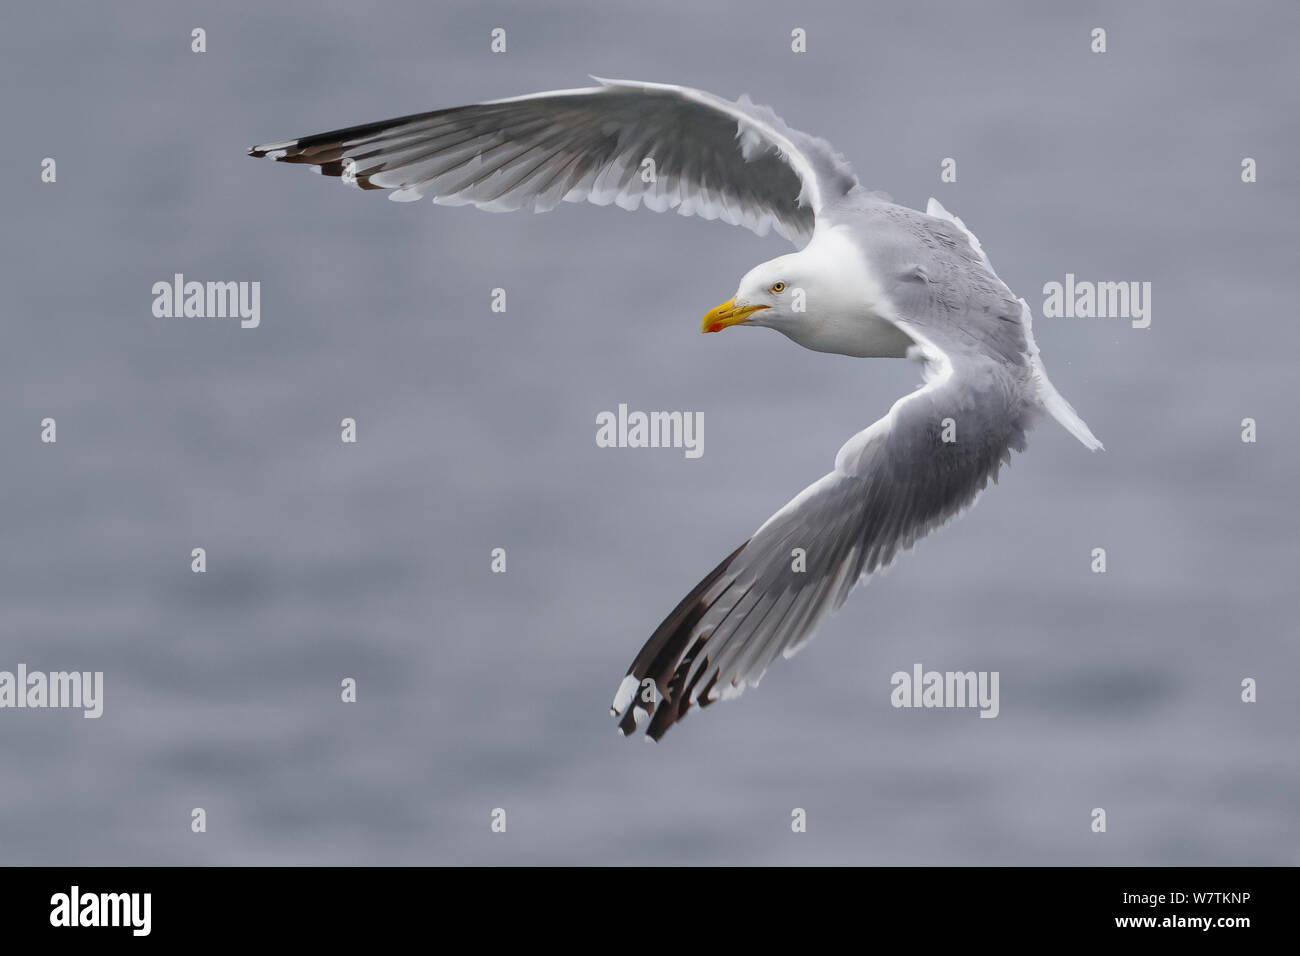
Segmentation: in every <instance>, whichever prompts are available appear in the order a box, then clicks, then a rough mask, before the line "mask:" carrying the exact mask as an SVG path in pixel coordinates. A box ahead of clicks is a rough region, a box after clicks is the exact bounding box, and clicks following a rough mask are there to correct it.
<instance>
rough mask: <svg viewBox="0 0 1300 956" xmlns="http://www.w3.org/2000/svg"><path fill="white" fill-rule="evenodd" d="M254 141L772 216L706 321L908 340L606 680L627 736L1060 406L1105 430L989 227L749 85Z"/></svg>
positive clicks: (520, 201)
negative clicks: (1072, 385)
mask: <svg viewBox="0 0 1300 956" xmlns="http://www.w3.org/2000/svg"><path fill="white" fill-rule="evenodd" d="M592 79H593V80H594V81H595V82H596V83H598V84H599V85H598V86H594V87H587V88H582V89H572V90H554V91H550V92H545V93H533V94H530V95H526V96H517V97H512V98H509V99H501V100H491V101H489V102H485V103H479V104H476V105H472V106H461V107H456V108H453V109H443V110H436V111H434V112H431V113H419V114H415V115H411V116H404V117H399V118H397V119H391V120H384V121H382V122H378V123H368V124H365V125H362V126H353V127H349V128H347V129H340V130H335V131H333V132H329V133H320V134H317V135H315V136H305V137H303V138H301V139H294V140H287V141H285V142H280V143H269V144H265V145H262V146H254V147H253V148H252V149H250V150H249V154H250V155H252V156H265V157H269V158H271V159H275V160H278V161H279V162H282V163H304V164H307V165H309V166H313V167H315V168H316V170H317V171H319V172H320V173H323V174H325V175H328V176H337V177H339V178H341V179H343V180H345V181H347V182H349V183H351V184H353V185H355V186H357V187H359V188H361V189H388V190H392V192H390V193H389V197H388V198H389V199H394V200H397V201H402V202H407V201H412V200H418V199H421V198H422V197H426V196H427V197H429V198H431V199H432V201H433V202H435V203H443V204H447V205H463V204H471V205H474V206H477V207H478V208H480V209H486V210H489V211H492V212H505V211H510V210H517V209H521V208H526V207H527V208H532V209H533V210H534V211H536V212H544V211H546V210H549V209H552V208H554V207H555V206H556V205H558V204H559V202H560V201H561V200H564V201H566V202H582V201H587V202H591V203H595V204H596V205H599V206H605V205H609V204H610V203H614V204H617V205H619V206H621V207H623V208H624V209H628V210H634V209H636V208H637V207H638V206H641V205H645V206H647V207H648V208H650V209H653V210H654V211H656V212H663V211H665V210H669V209H675V210H676V211H677V212H678V213H679V214H681V215H683V216H688V215H694V216H700V217H703V218H704V219H720V220H722V221H723V222H726V223H731V224H733V225H737V226H744V227H745V228H747V229H750V230H752V231H753V232H755V233H757V234H758V235H760V236H761V235H765V234H767V233H768V232H769V231H775V232H776V233H777V234H779V235H780V236H782V237H784V238H785V239H787V240H789V241H790V242H791V243H793V244H794V246H795V247H796V250H797V251H795V252H793V253H790V254H787V255H782V256H778V257H777V258H775V259H771V260H769V261H767V262H764V263H761V264H759V265H757V266H755V267H754V268H753V269H751V270H749V272H747V273H746V274H745V275H744V276H743V277H742V278H741V280H740V284H739V286H738V287H737V289H736V293H735V295H733V296H732V297H731V298H729V299H728V300H727V301H726V302H723V303H722V304H721V305H719V306H717V307H716V308H714V309H711V310H710V311H709V312H708V313H707V314H706V315H705V316H704V319H703V321H702V323H701V331H702V332H719V331H721V330H723V329H727V328H731V327H732V326H748V327H757V328H768V329H775V330H776V331H778V332H780V333H781V334H783V335H785V336H786V337H787V338H789V339H791V340H792V341H794V342H795V343H796V344H798V345H801V346H803V347H804V348H807V349H812V350H814V351H818V352H832V353H838V354H841V355H850V356H855V357H860V358H908V359H912V360H914V361H915V362H917V363H918V364H919V365H920V366H921V377H922V381H923V384H922V385H921V386H919V387H918V388H917V389H916V390H915V391H913V392H911V393H910V394H908V395H906V396H904V397H903V398H901V399H899V400H898V401H897V402H895V403H894V404H893V406H892V407H891V408H890V409H889V412H888V413H887V414H886V415H885V416H884V417H883V418H881V419H880V420H879V421H877V422H875V423H874V424H873V425H871V426H869V427H868V428H866V429H865V430H863V431H861V432H858V433H857V434H856V435H854V436H853V437H852V438H850V439H849V440H848V441H847V442H845V443H844V445H843V447H841V448H840V450H839V453H838V454H837V455H836V456H835V466H834V468H833V469H832V470H831V471H830V472H829V473H828V474H826V475H824V476H823V477H822V478H820V479H818V480H817V481H815V482H813V483H812V484H811V485H809V486H808V487H807V488H805V489H804V490H803V491H801V492H799V494H797V495H796V496H795V497H794V498H793V499H791V500H790V502H789V503H788V504H786V505H785V507H783V508H781V509H780V510H779V511H777V512H776V513H775V514H774V515H772V516H771V517H770V518H768V519H767V521H765V522H764V523H763V525H762V526H761V527H760V528H759V529H758V530H757V531H755V532H754V533H753V535H751V536H750V537H749V539H748V540H746V541H745V543H744V544H742V545H741V546H740V547H738V548H737V549H736V550H735V551H733V552H732V553H731V554H729V555H727V557H725V558H724V559H723V560H722V561H721V563H719V564H718V566H717V567H715V568H714V569H713V570H712V571H711V572H709V574H708V575H706V576H705V577H704V579H703V580H702V581H700V583H699V584H697V585H696V586H695V588H694V589H693V590H692V591H691V592H690V593H689V594H687V595H686V597H684V598H683V599H682V600H681V602H680V603H679V604H678V605H677V606H676V608H674V609H673V611H672V613H671V614H669V615H668V617H667V618H665V619H664V621H663V623H662V624H660V625H659V627H658V629H657V630H656V631H655V632H654V633H653V634H652V635H651V636H650V639H649V640H648V641H646V642H645V645H644V646H643V647H642V648H641V650H640V652H639V653H638V654H637V655H636V658H635V659H634V660H633V661H632V666H631V667H630V668H628V671H627V676H626V677H625V678H624V679H623V681H622V683H621V684H620V685H619V688H618V691H617V693H616V694H615V697H614V701H613V705H612V707H611V714H612V715H613V716H614V717H616V718H620V720H619V723H618V728H619V731H620V733H623V734H628V735H631V734H634V733H636V732H637V731H638V729H644V731H645V734H646V736H647V738H648V739H651V740H658V739H659V738H661V737H662V736H663V734H664V733H665V732H666V731H667V730H668V728H669V727H671V726H672V725H673V724H674V723H676V722H677V721H679V720H681V719H682V717H683V716H685V715H686V713H687V712H688V711H689V710H690V709H691V707H692V706H694V705H697V704H698V705H699V706H700V707H705V706H707V705H708V704H711V703H714V702H715V701H718V700H727V699H730V698H733V697H737V696H739V695H740V694H741V693H742V691H743V690H744V689H745V688H746V687H747V686H752V687H757V686H758V683H759V680H760V679H761V678H762V676H763V674H764V673H765V672H766V671H767V668H768V666H769V665H770V664H771V663H772V662H773V661H774V660H775V659H776V657H777V655H778V654H779V655H781V656H782V657H790V656H791V655H793V654H794V653H795V652H796V651H798V650H799V649H800V648H801V647H803V645H804V644H805V643H807V641H808V640H809V638H810V637H811V636H812V633H813V629H814V626H815V625H816V624H817V622H818V621H819V619H821V618H822V617H823V616H825V615H826V614H828V613H830V612H831V611H834V610H836V609H837V608H838V607H839V606H840V605H841V604H843V602H844V600H845V599H846V598H847V597H848V595H849V592H851V591H852V590H853V589H854V587H856V586H857V584H858V583H859V582H860V581H865V580H866V579H868V578H869V577H870V576H871V575H872V574H873V573H874V572H876V571H877V570H880V569H883V568H884V567H886V566H887V565H889V564H890V562H891V561H893V559H894V557H895V556H896V555H897V554H898V553H899V552H900V551H905V550H908V549H910V548H911V547H912V545H913V544H915V543H916V542H917V541H918V540H919V539H920V538H922V537H924V536H925V535H926V534H928V533H929V532H931V531H933V530H934V529H936V528H938V527H939V526H940V525H943V524H945V523H947V522H948V521H950V520H951V519H952V518H954V517H955V516H956V515H958V514H959V513H961V512H962V511H964V510H965V509H966V508H968V507H969V506H970V505H971V504H973V503H974V501H975V499H976V498H977V497H978V496H979V495H980V493H981V492H982V491H983V490H984V488H985V487H986V486H987V485H988V483H989V481H990V479H991V480H993V481H995V482H996V480H997V476H998V472H999V471H1000V469H1001V467H1002V466H1003V465H1004V464H1008V463H1009V461H1010V456H1011V452H1012V451H1023V450H1024V448H1025V435H1026V432H1027V431H1028V430H1029V429H1030V428H1031V427H1032V426H1033V424H1034V423H1035V422H1036V420H1037V419H1038V418H1039V417H1040V416H1041V415H1042V414H1043V413H1047V414H1049V415H1051V416H1052V417H1053V418H1055V419H1056V420H1057V421H1058V422H1059V423H1060V424H1061V425H1063V426H1064V427H1065V428H1066V429H1067V430H1068V431H1069V432H1070V434H1072V435H1073V436H1074V437H1075V438H1077V439H1078V440H1079V441H1080V442H1082V443H1083V444H1084V445H1085V446H1086V447H1087V448H1088V449H1090V450H1096V449H1099V448H1101V447H1102V445H1101V442H1099V441H1098V440H1097V439H1096V437H1094V436H1093V434H1092V431H1091V430H1089V428H1088V426H1087V425H1086V424H1085V423H1084V422H1083V420H1082V419H1081V418H1080V417H1079V416H1078V414H1076V413H1075V411H1074V409H1073V408H1072V407H1071V406H1070V405H1069V403H1068V402H1066V400H1065V399H1064V398H1062V397H1061V395H1060V393H1059V392H1057V390H1056V389H1055V388H1054V387H1053V386H1052V383H1051V382H1050V381H1049V380H1048V378H1047V372H1046V370H1045V369H1044V367H1043V362H1042V359H1041V358H1040V356H1039V352H1038V346H1037V345H1036V344H1035V342H1034V336H1033V332H1032V328H1031V325H1032V316H1031V314H1030V310H1029V306H1028V305H1027V304H1026V303H1025V300H1024V299H1018V298H1017V297H1016V296H1015V295H1014V294H1013V293H1012V292H1011V290H1010V289H1008V288H1007V286H1006V285H1005V284H1004V283H1003V282H1002V280H1001V279H999V278H998V276H997V273H995V272H994V271H993V266H992V264H991V263H990V262H989V259H988V256H987V255H985V253H984V250H983V249H982V248H981V246H980V243H979V240H978V239H976V238H975V236H974V234H973V233H971V231H970V230H969V229H967V228H966V226H965V225H964V224H963V223H962V221H961V220H960V219H958V218H957V217H956V216H954V215H952V214H950V213H949V212H948V211H947V210H946V209H944V207H943V206H942V205H940V204H939V203H938V202H937V201H936V200H934V199H931V200H930V201H929V203H928V204H927V206H926V209H925V212H920V211H918V210H915V209H910V208H907V207H904V206H900V205H896V204H894V203H892V202H890V201H889V200H888V199H887V198H886V197H884V196H883V195H882V194H880V193H877V192H874V191H869V190H868V189H866V188H865V187H864V186H863V185H862V184H861V183H860V182H859V181H858V178H857V176H856V175H855V174H854V172H853V170H852V168H851V167H850V166H849V164H848V163H847V162H846V161H845V160H844V158H843V157H842V156H841V155H840V154H839V153H837V152H836V151H835V150H834V149H833V148H832V147H831V145H830V144H829V143H828V142H826V141H825V140H822V139H818V138H816V137H813V136H810V135H808V134H806V133H802V132H800V131H798V130H795V129H792V128H791V127H789V126H787V125H786V124H785V123H784V122H783V121H782V120H781V119H780V118H779V117H778V116H777V115H776V113H774V112H773V111H772V110H771V109H770V108H768V107H765V106H759V105H757V104H755V103H753V102H752V101H751V100H750V99H749V98H748V97H747V96H742V97H741V98H740V99H739V100H737V101H735V102H732V101H730V100H726V99H723V98H721V97H718V96H714V95H713V94H711V93H706V92H703V91H701V90H695V89H690V88H688V87H684V86H674V85H668V84H662V83H643V82H636V81H630V80H607V79H601V78H599V77H592Z"/></svg>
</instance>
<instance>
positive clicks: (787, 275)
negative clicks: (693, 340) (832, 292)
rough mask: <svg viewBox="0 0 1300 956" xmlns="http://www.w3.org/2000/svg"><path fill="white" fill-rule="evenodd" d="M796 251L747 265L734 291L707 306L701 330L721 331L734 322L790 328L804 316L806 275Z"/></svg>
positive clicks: (737, 323) (806, 301) (806, 297)
mask: <svg viewBox="0 0 1300 956" xmlns="http://www.w3.org/2000/svg"><path fill="white" fill-rule="evenodd" d="M804 266H805V263H804V262H803V261H802V260H801V257H800V255H799V253H792V254H791V255H788V256H780V257H779V258H776V259H771V260H769V261H768V262H764V263H762V264H760V265H757V266H755V267H754V268H752V269H750V270H749V272H747V273H745V277H744V278H743V279H741V280H740V287H739V288H737V289H736V294H735V295H734V296H733V297H732V298H730V299H728V300H727V301H726V302H724V303H722V305H720V306H718V307H717V308H715V309H710V310H709V313H708V314H707V315H706V316H705V317H704V319H703V320H702V321H701V322H700V331H701V332H721V331H722V330H723V329H725V328H728V327H730V326H733V325H757V326H760V327H764V328H770V329H778V330H780V331H783V332H787V333H788V331H789V327H790V326H791V325H792V324H794V323H797V322H801V321H803V320H804V318H805V317H806V310H807V303H808V289H807V285H808V279H809V278H810V277H809V276H808V275H807V274H806V270H805V268H804Z"/></svg>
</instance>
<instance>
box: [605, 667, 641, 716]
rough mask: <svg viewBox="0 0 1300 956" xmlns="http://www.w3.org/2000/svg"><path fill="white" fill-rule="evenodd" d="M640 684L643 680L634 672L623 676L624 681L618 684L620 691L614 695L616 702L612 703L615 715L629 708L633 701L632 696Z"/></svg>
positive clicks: (611, 707) (611, 706)
mask: <svg viewBox="0 0 1300 956" xmlns="http://www.w3.org/2000/svg"><path fill="white" fill-rule="evenodd" d="M640 686H641V682H640V681H639V680H637V679H636V677H635V676H634V675H632V674H628V675H627V676H626V677H624V678H623V683H621V684H619V685H618V693H617V694H615V695H614V703H613V704H611V705H610V710H611V711H613V714H614V716H615V717H617V716H619V715H620V714H622V713H623V711H625V710H627V705H628V704H630V703H632V697H633V695H635V694H636V689H637V688H638V687H640Z"/></svg>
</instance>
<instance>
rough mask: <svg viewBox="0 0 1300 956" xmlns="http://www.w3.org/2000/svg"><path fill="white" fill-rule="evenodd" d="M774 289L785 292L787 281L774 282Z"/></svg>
mask: <svg viewBox="0 0 1300 956" xmlns="http://www.w3.org/2000/svg"><path fill="white" fill-rule="evenodd" d="M772 291H773V292H784V291H785V283H784V282H777V283H776V284H774V285H773V286H772Z"/></svg>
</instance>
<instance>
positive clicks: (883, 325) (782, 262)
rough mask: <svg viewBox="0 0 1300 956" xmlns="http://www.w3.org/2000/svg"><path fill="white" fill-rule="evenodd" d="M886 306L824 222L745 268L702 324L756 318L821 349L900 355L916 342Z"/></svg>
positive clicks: (716, 326)
mask: <svg viewBox="0 0 1300 956" xmlns="http://www.w3.org/2000/svg"><path fill="white" fill-rule="evenodd" d="M889 314H892V309H891V308H890V307H889V305H888V302H887V299H886V297H885V296H884V294H883V291H882V289H881V286H880V284H879V283H878V282H877V281H876V279H875V278H874V270H872V269H870V268H869V267H868V265H867V264H866V263H865V261H864V260H863V257H862V255H861V254H860V253H859V252H858V251H857V249H856V247H854V246H853V245H852V244H851V243H849V242H846V241H845V240H844V239H842V238H841V237H839V236H838V235H836V233H835V232H834V230H828V231H827V233H825V234H818V236H815V237H814V239H813V241H812V242H811V243H809V244H808V245H807V246H806V247H805V248H803V249H801V250H800V251H799V252H794V253H791V254H789V255H785V256H778V257H777V258H775V259H770V260H768V261H767V262H764V263H762V264H760V265H757V266H755V267H754V268H752V269H750V270H749V272H747V273H745V277H744V278H743V279H741V280H740V287H739V288H738V289H737V290H736V294H735V296H734V297H732V298H731V299H728V300H727V301H726V302H724V303H722V305H720V306H718V307H717V308H715V309H712V310H711V311H710V312H709V313H708V314H707V315H706V316H704V319H703V321H702V322H701V323H700V331H701V332H721V331H722V330H723V329H725V328H729V327H731V326H733V325H755V326H759V327H760V328H768V329H776V330H777V331H778V332H780V333H782V334H783V335H785V336H786V337H787V338H789V339H791V340H792V341H793V342H795V343H796V344H798V345H802V346H803V347H804V348H808V349H813V350H815V351H818V352H835V353H838V354H841V355H855V356H863V357H866V356H890V357H899V358H901V357H902V356H903V355H905V354H906V353H907V348H908V346H909V345H912V344H913V342H912V340H911V339H910V338H909V337H908V336H907V335H906V334H904V333H903V332H902V331H901V330H900V329H899V328H898V326H897V325H895V324H894V323H893V322H891V321H889V319H888V318H887V316H888V315H889Z"/></svg>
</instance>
